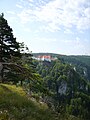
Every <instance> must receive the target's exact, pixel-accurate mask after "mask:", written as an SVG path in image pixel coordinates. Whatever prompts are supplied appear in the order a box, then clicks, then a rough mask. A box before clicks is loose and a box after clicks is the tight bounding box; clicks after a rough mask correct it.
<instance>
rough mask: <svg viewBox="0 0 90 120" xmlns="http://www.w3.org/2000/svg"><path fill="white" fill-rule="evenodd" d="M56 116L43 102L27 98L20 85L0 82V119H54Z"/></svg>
mask: <svg viewBox="0 0 90 120" xmlns="http://www.w3.org/2000/svg"><path fill="white" fill-rule="evenodd" d="M56 118H57V117H56ZM56 118H55V115H54V114H53V113H52V112H51V111H50V110H49V109H48V108H47V106H46V105H45V104H43V105H41V104H39V103H37V102H35V101H32V100H31V99H28V97H26V93H25V92H24V91H23V89H22V88H21V87H16V86H15V85H7V84H0V120H55V119H56Z"/></svg>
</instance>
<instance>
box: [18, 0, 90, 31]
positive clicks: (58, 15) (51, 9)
mask: <svg viewBox="0 0 90 120" xmlns="http://www.w3.org/2000/svg"><path fill="white" fill-rule="evenodd" d="M28 1H30V2H32V1H33V0H28ZM43 1H44V0H43ZM18 16H19V17H20V19H21V20H22V22H23V23H27V22H29V21H30V20H33V21H40V22H45V23H46V24H47V25H46V24H45V27H46V29H48V30H49V31H50V30H51V29H52V31H54V30H55V31H56V30H60V26H64V27H65V28H67V29H70V28H72V27H73V26H74V27H76V28H77V29H79V30H83V29H89V28H90V2H89V0H52V1H49V2H48V3H46V4H45V2H44V5H42V4H40V1H39V3H38V6H37V5H36V6H35V3H33V2H32V7H31V6H29V7H28V8H25V9H24V10H23V11H22V12H21V13H20V14H19V15H18Z"/></svg>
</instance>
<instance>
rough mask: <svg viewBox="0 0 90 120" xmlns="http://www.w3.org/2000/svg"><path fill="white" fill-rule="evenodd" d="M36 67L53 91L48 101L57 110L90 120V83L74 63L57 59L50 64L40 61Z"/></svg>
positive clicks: (46, 85)
mask: <svg viewBox="0 0 90 120" xmlns="http://www.w3.org/2000/svg"><path fill="white" fill-rule="evenodd" d="M36 69H37V71H38V73H40V74H41V76H42V77H43V80H44V82H43V85H44V86H45V87H46V88H48V90H49V91H50V92H51V93H52V100H50V97H49V98H48V102H51V104H52V105H54V109H55V110H56V111H57V112H59V113H61V114H63V113H64V112H65V113H69V114H71V115H74V116H78V117H80V118H81V119H82V118H84V119H85V120H89V117H90V116H89V114H90V112H89V111H90V110H89V107H90V106H89V105H90V100H89V96H90V92H89V90H90V89H89V87H90V86H89V84H90V83H89V82H88V81H87V80H85V78H84V77H83V76H81V75H80V73H79V72H78V70H77V69H75V66H74V65H71V64H68V63H63V62H62V61H60V60H56V61H52V62H51V63H49V65H47V63H46V62H40V63H38V64H37V67H36ZM46 71H48V72H46ZM44 72H45V73H44ZM84 96H86V99H85V97H84ZM87 97H88V98H87Z"/></svg>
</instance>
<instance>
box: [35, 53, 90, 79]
mask: <svg viewBox="0 0 90 120" xmlns="http://www.w3.org/2000/svg"><path fill="white" fill-rule="evenodd" d="M42 55H50V56H51V57H57V58H58V59H59V60H61V61H62V62H63V63H69V64H72V65H74V66H75V69H77V71H78V72H79V73H80V74H81V75H82V76H84V77H85V78H86V79H88V80H89V81H90V56H86V55H62V54H55V53H33V56H35V57H37V56H42Z"/></svg>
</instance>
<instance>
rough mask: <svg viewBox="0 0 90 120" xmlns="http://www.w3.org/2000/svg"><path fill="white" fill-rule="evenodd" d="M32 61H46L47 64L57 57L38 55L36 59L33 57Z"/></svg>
mask: <svg viewBox="0 0 90 120" xmlns="http://www.w3.org/2000/svg"><path fill="white" fill-rule="evenodd" d="M33 59H36V60H39V61H48V62H51V61H54V60H56V59H57V57H52V56H50V55H39V56H37V57H33Z"/></svg>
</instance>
